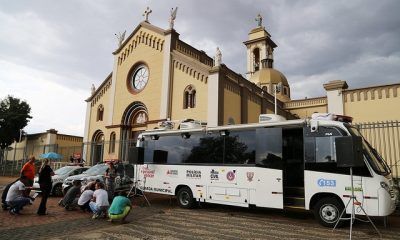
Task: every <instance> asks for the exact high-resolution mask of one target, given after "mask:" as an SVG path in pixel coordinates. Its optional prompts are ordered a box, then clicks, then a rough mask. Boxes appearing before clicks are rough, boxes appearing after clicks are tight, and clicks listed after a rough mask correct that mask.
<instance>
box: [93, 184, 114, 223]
mask: <svg viewBox="0 0 400 240" xmlns="http://www.w3.org/2000/svg"><path fill="white" fill-rule="evenodd" d="M95 189H96V191H94V193H93V198H92V200H91V202H90V203H89V207H90V209H91V210H92V212H93V217H92V218H93V219H96V218H99V217H107V215H106V213H107V209H108V206H110V204H109V202H108V193H107V191H106V190H104V184H103V183H101V182H98V183H96V186H95Z"/></svg>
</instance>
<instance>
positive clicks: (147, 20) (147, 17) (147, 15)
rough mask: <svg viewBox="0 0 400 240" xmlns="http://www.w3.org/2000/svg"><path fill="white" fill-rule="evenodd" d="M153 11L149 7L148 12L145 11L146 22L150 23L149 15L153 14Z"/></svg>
mask: <svg viewBox="0 0 400 240" xmlns="http://www.w3.org/2000/svg"><path fill="white" fill-rule="evenodd" d="M152 12H153V11H152V10H151V9H150V8H149V7H147V8H146V10H145V11H144V13H143V15H142V16H143V17H146V20H145V21H146V22H149V15H150V13H152Z"/></svg>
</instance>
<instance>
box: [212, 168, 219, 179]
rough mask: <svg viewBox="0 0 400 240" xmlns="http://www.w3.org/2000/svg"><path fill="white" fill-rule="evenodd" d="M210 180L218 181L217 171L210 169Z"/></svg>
mask: <svg viewBox="0 0 400 240" xmlns="http://www.w3.org/2000/svg"><path fill="white" fill-rule="evenodd" d="M210 179H211V180H212V181H218V180H219V172H218V171H217V170H214V169H212V170H211V172H210Z"/></svg>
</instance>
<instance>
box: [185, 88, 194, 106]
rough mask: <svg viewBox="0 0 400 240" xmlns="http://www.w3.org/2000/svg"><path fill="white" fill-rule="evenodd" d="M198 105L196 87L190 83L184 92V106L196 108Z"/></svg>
mask: <svg viewBox="0 0 400 240" xmlns="http://www.w3.org/2000/svg"><path fill="white" fill-rule="evenodd" d="M195 107H196V89H195V88H194V86H193V85H189V86H187V87H186V88H185V91H184V93H183V108H184V109H187V108H195Z"/></svg>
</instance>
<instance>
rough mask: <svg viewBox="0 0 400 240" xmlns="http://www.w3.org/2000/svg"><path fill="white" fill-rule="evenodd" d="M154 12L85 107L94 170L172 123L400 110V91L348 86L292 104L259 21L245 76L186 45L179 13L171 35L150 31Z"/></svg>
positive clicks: (218, 57)
mask: <svg viewBox="0 0 400 240" xmlns="http://www.w3.org/2000/svg"><path fill="white" fill-rule="evenodd" d="M150 12H151V11H149V9H148V10H147V11H146V12H145V14H144V15H145V18H146V19H145V21H143V22H141V23H140V24H139V25H138V26H137V27H136V28H135V29H134V30H133V32H132V33H131V34H130V35H129V36H128V37H127V38H126V39H125V37H124V34H122V35H120V36H119V47H118V49H116V50H115V51H114V52H113V55H114V67H113V69H112V72H111V73H110V74H109V75H108V76H107V77H106V79H105V80H104V81H103V82H102V84H101V85H100V86H99V87H98V88H97V89H95V88H94V86H92V94H91V96H90V97H89V98H88V99H87V100H86V102H87V110H86V120H85V130H84V142H85V144H84V148H83V157H84V158H85V159H86V162H87V163H88V164H96V163H98V162H102V161H104V160H120V161H128V149H129V147H131V146H134V145H135V144H136V139H137V136H138V135H139V134H140V133H141V132H142V131H145V130H150V129H154V128H157V127H160V126H161V125H163V124H165V123H166V122H169V123H172V124H174V123H175V125H174V128H178V127H179V123H180V122H182V121H190V120H197V121H201V122H202V123H204V124H207V125H208V126H220V125H227V124H243V123H255V122H258V121H259V115H260V114H265V113H268V114H272V113H275V114H278V115H281V116H283V117H285V118H286V119H295V118H307V117H310V116H311V114H312V113H313V112H328V111H329V112H332V113H336V114H346V115H354V116H353V117H354V118H355V119H362V120H360V121H365V120H366V119H367V120H368V119H369V120H370V121H376V120H380V119H379V117H381V115H379V113H382V112H384V111H385V108H386V107H388V108H390V107H391V106H396V105H399V104H400V98H399V97H398V90H399V88H400V84H394V85H387V86H377V87H373V88H366V89H361V90H348V89H347V88H348V86H347V83H346V82H345V81H341V80H336V81H331V82H329V83H327V84H325V85H324V88H325V90H326V91H327V96H324V97H320V98H315V99H304V100H291V98H290V94H291V90H290V86H289V83H288V80H287V79H286V77H285V76H284V74H282V73H281V72H279V71H278V70H277V69H274V49H275V48H276V47H277V45H276V44H275V43H274V41H273V40H272V39H271V35H270V33H268V31H267V30H266V29H265V27H264V26H263V25H262V17H261V16H260V15H258V16H257V22H258V24H257V26H255V28H254V29H251V30H250V32H249V34H248V39H247V40H246V41H244V46H243V47H246V49H247V54H246V56H243V57H246V58H247V73H246V76H242V75H241V74H239V73H236V72H234V71H233V70H231V69H230V68H229V66H226V65H225V64H223V57H222V55H223V53H221V51H220V50H219V49H218V48H217V47H216V53H215V56H212V57H210V56H208V55H207V54H206V53H205V52H204V51H202V50H199V49H196V48H194V47H192V46H190V45H189V44H187V43H185V42H184V41H183V40H181V39H180V35H179V33H178V32H177V31H176V30H175V29H174V20H175V17H176V16H173V14H172V13H171V19H170V25H169V29H161V28H159V27H157V26H154V25H152V24H151V23H150V21H149V19H148V18H149V15H148V14H149V13H150ZM175 13H176V11H175ZM370 100H372V101H373V102H374V104H372V105H371V102H368V101H370ZM378 100H379V101H378ZM363 101H364V102H365V103H363ZM367 106H373V107H374V108H376V109H377V111H378V112H377V114H376V116H373V117H372V118H368V116H367V113H366V112H365V111H363V108H364V107H367ZM385 106H386V107H385ZM389 115H390V116H389V117H390V119H389V120H399V119H400V113H398V111H397V112H394V113H393V111H392V112H391V113H390V114H389ZM386 120H387V118H386Z"/></svg>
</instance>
